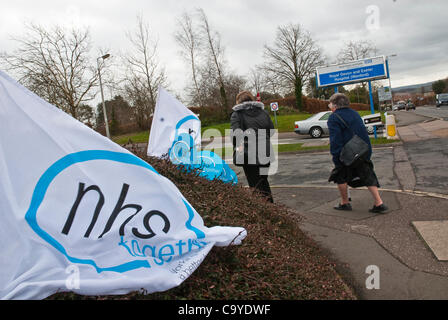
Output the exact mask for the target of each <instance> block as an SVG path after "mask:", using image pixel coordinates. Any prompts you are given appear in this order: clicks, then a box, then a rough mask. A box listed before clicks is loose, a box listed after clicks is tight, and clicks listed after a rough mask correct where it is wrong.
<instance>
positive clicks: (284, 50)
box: [264, 24, 322, 110]
mask: <svg viewBox="0 0 448 320" xmlns="http://www.w3.org/2000/svg"><path fill="white" fill-rule="evenodd" d="M264 58H265V64H264V68H265V70H266V71H267V72H268V73H270V74H272V75H274V76H275V78H276V81H277V80H279V81H282V82H283V83H284V85H285V86H286V87H288V88H290V89H294V93H295V97H296V105H297V108H298V109H299V110H302V88H303V86H304V85H305V84H306V82H307V81H308V79H309V78H310V75H311V74H312V73H313V72H314V70H315V68H316V67H317V66H318V65H320V64H322V54H321V49H320V48H319V47H318V46H317V45H316V43H315V42H314V40H313V39H312V38H311V35H310V33H309V32H308V31H306V30H304V29H303V28H302V27H301V26H300V25H299V24H295V25H293V24H290V25H287V26H283V27H282V26H281V27H278V29H277V35H276V39H275V42H274V44H273V46H267V45H265V50H264Z"/></svg>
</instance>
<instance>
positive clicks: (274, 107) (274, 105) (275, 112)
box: [271, 102, 278, 127]
mask: <svg viewBox="0 0 448 320" xmlns="http://www.w3.org/2000/svg"><path fill="white" fill-rule="evenodd" d="M271 111H274V119H275V127H277V111H278V102H272V103H271Z"/></svg>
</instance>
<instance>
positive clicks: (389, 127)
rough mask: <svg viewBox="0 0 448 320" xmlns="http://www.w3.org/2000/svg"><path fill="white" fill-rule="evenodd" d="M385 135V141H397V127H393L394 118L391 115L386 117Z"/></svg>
mask: <svg viewBox="0 0 448 320" xmlns="http://www.w3.org/2000/svg"><path fill="white" fill-rule="evenodd" d="M386 135H387V139H398V137H397V126H396V125H395V116H394V115H392V114H387V115H386Z"/></svg>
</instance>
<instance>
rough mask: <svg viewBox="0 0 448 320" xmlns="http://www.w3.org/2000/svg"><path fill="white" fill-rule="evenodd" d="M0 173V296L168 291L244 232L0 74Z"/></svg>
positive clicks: (17, 297) (38, 296)
mask: <svg viewBox="0 0 448 320" xmlns="http://www.w3.org/2000/svg"><path fill="white" fill-rule="evenodd" d="M0 179H1V180H0V219H1V223H0V243H1V247H0V253H1V257H2V258H1V259H0V298H1V299H41V298H45V297H47V296H49V295H51V294H53V293H55V292H63V291H73V292H76V293H78V294H87V295H103V294H125V293H128V292H130V291H133V290H139V289H141V288H143V289H145V290H147V291H148V292H149V293H151V292H155V291H164V290H168V289H170V288H172V287H175V286H177V285H179V284H180V283H182V281H184V280H185V279H186V278H187V277H188V276H189V275H190V274H191V273H192V272H193V271H194V270H195V269H196V268H197V267H198V265H199V264H200V262H201V261H202V260H203V259H204V258H205V256H206V255H207V253H208V252H209V251H210V250H211V248H212V247H213V246H214V245H218V246H225V245H229V244H230V243H234V244H240V243H241V240H242V239H243V238H244V237H245V235H246V231H245V230H244V229H243V228H238V227H213V228H207V227H205V226H204V223H203V220H202V218H201V217H200V216H199V215H198V213H197V212H196V211H195V210H194V208H193V207H192V206H191V205H190V204H189V203H188V201H187V200H186V199H185V198H184V197H183V196H182V194H181V193H180V191H179V190H178V189H177V188H176V186H175V185H174V184H173V183H172V182H171V181H169V180H168V179H167V178H165V177H163V176H162V175H160V174H159V173H157V172H156V171H155V170H154V169H153V168H152V166H151V165H149V164H148V163H146V162H144V161H143V160H141V159H140V158H138V157H136V156H135V155H133V154H132V153H130V152H129V151H127V150H126V149H124V148H122V147H120V146H119V145H117V144H115V143H113V142H112V141H110V140H109V139H107V138H105V137H103V136H102V135H100V134H98V133H96V132H95V131H93V130H91V129H89V128H88V127H86V126H84V125H83V124H82V123H80V122H78V121H77V120H75V119H73V118H72V117H71V116H69V115H68V114H66V113H64V112H63V111H61V110H59V109H57V108H56V107H54V106H52V105H50V104H48V103H47V102H45V101H44V100H42V99H40V98H39V97H38V96H36V95H35V94H33V93H32V92H30V91H28V90H27V89H26V88H24V87H22V86H21V85H19V84H18V83H16V82H15V81H14V80H12V79H11V78H9V77H8V76H7V75H6V74H4V73H3V72H1V71H0Z"/></svg>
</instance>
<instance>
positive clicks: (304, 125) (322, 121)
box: [294, 111, 384, 138]
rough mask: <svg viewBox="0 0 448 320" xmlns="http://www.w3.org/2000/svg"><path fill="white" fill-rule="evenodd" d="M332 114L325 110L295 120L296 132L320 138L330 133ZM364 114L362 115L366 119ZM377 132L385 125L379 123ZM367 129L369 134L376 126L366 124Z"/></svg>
mask: <svg viewBox="0 0 448 320" xmlns="http://www.w3.org/2000/svg"><path fill="white" fill-rule="evenodd" d="M330 115H331V111H323V112H319V113H316V114H314V115H312V116H311V117H309V118H308V119H306V120H301V121H296V122H294V132H295V133H297V134H307V135H308V134H309V135H310V136H311V137H312V138H320V137H322V136H323V135H328V134H329V132H328V125H327V121H328V118H329V117H330ZM365 117H369V116H364V117H361V118H362V119H363V121H364V123H365V122H366V121H365V119H364V118H365ZM376 127H377V132H379V131H381V130H382V129H383V127H384V124H383V125H377V126H376ZM366 129H367V132H368V133H369V134H373V133H374V126H372V125H368V124H366Z"/></svg>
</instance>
